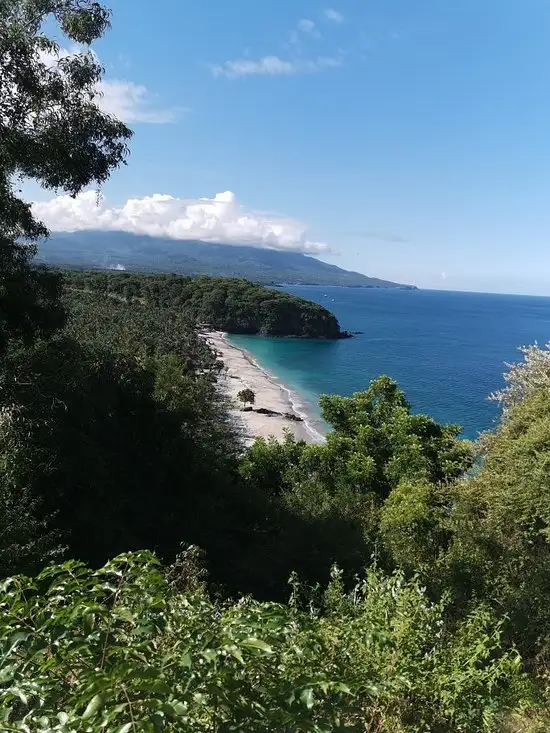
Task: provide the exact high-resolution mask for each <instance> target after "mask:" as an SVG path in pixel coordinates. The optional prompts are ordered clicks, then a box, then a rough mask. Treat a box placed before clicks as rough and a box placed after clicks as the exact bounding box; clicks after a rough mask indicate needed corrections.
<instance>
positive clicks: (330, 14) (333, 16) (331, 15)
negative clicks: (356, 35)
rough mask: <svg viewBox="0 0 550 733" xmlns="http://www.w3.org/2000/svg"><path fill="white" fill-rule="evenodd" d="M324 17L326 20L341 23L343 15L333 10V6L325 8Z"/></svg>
mask: <svg viewBox="0 0 550 733" xmlns="http://www.w3.org/2000/svg"><path fill="white" fill-rule="evenodd" d="M325 18H326V19H327V20H330V21H331V22H332V23H343V22H344V16H343V15H342V13H339V12H338V11H337V10H334V8H327V9H326V10H325Z"/></svg>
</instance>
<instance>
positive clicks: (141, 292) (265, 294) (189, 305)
mask: <svg viewBox="0 0 550 733" xmlns="http://www.w3.org/2000/svg"><path fill="white" fill-rule="evenodd" d="M64 281H65V287H66V288H67V289H68V290H76V291H78V290H80V291H92V292H95V293H103V294H106V295H109V296H110V297H115V298H123V299H125V300H126V301H128V302H136V301H141V302H143V301H146V302H147V303H148V304H151V305H154V306H156V307H158V308H172V309H176V310H178V309H179V310H180V311H181V312H184V313H185V314H186V315H187V317H188V318H189V319H190V320H191V321H193V322H195V323H197V324H203V325H204V326H205V327H206V328H210V329H212V330H218V331H227V332H229V333H246V334H259V335H262V336H295V337H300V338H327V339H338V338H345V337H347V336H349V334H348V333H347V332H346V331H341V330H340V326H339V324H338V321H337V320H336V318H335V316H334V315H333V314H332V313H330V311H328V310H326V308H323V307H322V306H321V305H318V304H317V303H312V302H311V301H308V300H305V299H303V298H298V297H296V296H294V295H289V294H288V293H285V292H283V291H281V290H275V289H274V288H267V287H265V286H263V285H257V284H254V283H251V282H248V281H247V280H242V279H239V278H229V277H207V276H201V277H184V276H181V275H139V274H126V273H119V272H97V271H94V272H77V271H72V272H71V271H67V272H65V273H64Z"/></svg>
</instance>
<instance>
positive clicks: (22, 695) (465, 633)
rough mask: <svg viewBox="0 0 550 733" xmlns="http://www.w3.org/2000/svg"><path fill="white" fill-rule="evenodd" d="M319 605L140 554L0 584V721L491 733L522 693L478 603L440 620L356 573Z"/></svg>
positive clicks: (50, 725)
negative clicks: (181, 581)
mask: <svg viewBox="0 0 550 733" xmlns="http://www.w3.org/2000/svg"><path fill="white" fill-rule="evenodd" d="M326 606H327V613H326V614H324V615H322V616H319V614H318V613H317V612H316V611H315V610H314V609H311V610H310V611H301V610H299V608H298V607H297V606H296V605H295V604H290V605H279V604H274V603H265V604H260V603H258V602H256V601H253V600H250V599H246V600H242V601H240V602H238V603H236V604H231V603H219V602H218V603H216V602H213V601H212V600H211V599H210V598H209V597H208V596H207V595H206V594H205V593H204V591H203V590H201V588H200V584H199V586H197V585H196V584H195V585H193V584H191V585H189V586H188V587H187V588H186V589H185V590H184V591H183V592H182V591H181V590H176V589H174V587H173V586H170V585H169V584H168V583H167V581H166V578H165V577H164V576H163V574H162V573H161V568H160V567H159V565H158V563H157V561H156V560H155V558H154V557H153V556H152V555H150V554H148V553H141V554H137V555H122V556H120V557H117V558H116V559H115V560H113V561H112V562H110V563H109V564H108V565H106V566H105V567H104V568H102V569H100V570H98V571H96V572H92V571H90V570H89V569H88V568H86V567H85V566H83V565H81V564H78V563H75V562H70V563H66V564H65V565H62V566H54V567H51V568H49V569H47V570H45V571H43V572H42V573H41V574H40V575H39V576H38V577H37V578H35V579H29V578H25V577H15V578H12V579H10V580H8V581H6V582H5V583H4V584H3V585H2V587H1V589H0V608H1V610H2V614H1V616H0V644H1V645H2V649H3V668H2V676H1V682H0V716H1V719H2V728H3V730H6V731H8V730H13V731H19V730H51V731H53V730H55V731H59V732H60V733H65V732H66V733H69V731H74V730H87V731H90V732H93V731H97V732H98V733H99V732H100V731H103V730H112V731H115V730H117V731H125V732H126V731H128V732H129V731H144V732H146V731H151V732H152V733H153V732H154V731H167V732H169V731H174V732H175V731H187V730H193V731H205V733H206V731H228V730H233V731H265V730H271V731H274V730H288V729H292V730H294V731H309V732H314V731H318V732H319V733H320V732H321V731H332V730H334V731H336V730H344V729H345V730H349V731H371V733H375V731H376V732H379V733H384V732H387V733H421V732H422V731H464V732H466V731H468V732H469V731H474V730H479V731H481V730H483V731H487V732H489V731H499V730H501V727H500V726H501V724H502V721H503V716H504V715H506V714H507V713H508V712H509V711H510V710H511V709H512V710H513V709H517V708H519V707H520V706H521V705H522V702H523V698H524V697H526V695H527V693H528V692H529V688H528V685H527V684H526V681H525V679H524V675H523V672H522V666H521V659H520V658H519V656H518V655H517V653H515V652H513V651H506V650H505V649H503V648H502V644H501V626H502V624H499V623H497V622H495V621H494V620H493V619H492V618H491V616H490V614H488V613H487V612H486V611H484V610H482V609H480V610H478V611H476V612H475V613H472V614H470V615H469V616H468V617H467V618H466V619H465V620H464V622H463V623H461V624H460V625H459V627H458V629H456V630H455V631H454V633H451V632H450V629H448V628H447V624H446V622H445V619H444V615H443V610H444V609H443V604H441V603H438V604H433V603H431V602H430V601H429V600H428V599H427V598H426V595H425V593H424V592H423V590H422V589H421V588H420V587H419V585H418V583H415V582H412V583H406V582H404V580H403V578H402V577H400V576H399V575H396V576H394V577H388V578H386V577H384V576H382V575H381V574H380V573H377V572H370V573H369V574H368V576H367V578H366V580H365V581H363V582H361V583H360V584H359V585H357V587H356V588H355V589H354V590H353V592H352V593H351V594H349V595H347V594H345V593H344V591H343V589H342V587H341V583H340V581H339V575H338V572H337V571H336V570H335V571H334V573H333V581H332V583H331V585H330V586H329V587H328V589H327V591H326Z"/></svg>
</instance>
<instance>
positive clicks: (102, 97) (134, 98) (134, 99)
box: [39, 46, 177, 123]
mask: <svg viewBox="0 0 550 733" xmlns="http://www.w3.org/2000/svg"><path fill="white" fill-rule="evenodd" d="M84 52H86V49H84V48H81V47H79V46H74V47H73V48H71V50H67V49H66V48H60V49H59V51H58V52H57V53H56V54H51V53H48V52H45V51H41V52H40V54H39V58H40V61H42V63H44V64H46V66H48V67H54V66H56V64H57V63H58V61H60V60H61V59H63V58H67V57H68V56H72V55H75V54H78V53H84ZM91 53H92V54H93V55H94V56H95V53H94V52H93V51H91ZM96 90H97V97H96V100H95V101H96V104H97V105H98V107H99V108H100V109H102V110H103V112H107V113H108V114H112V115H114V116H115V117H118V119H120V120H122V121H123V122H126V123H134V122H149V123H166V122H174V121H175V119H176V117H177V113H176V110H173V109H158V108H156V107H154V106H153V104H152V101H151V98H150V94H149V91H148V90H147V88H146V87H144V86H142V85H140V84H134V83H133V82H131V81H125V80H120V79H102V80H101V81H100V82H99V84H98V85H97V87H96Z"/></svg>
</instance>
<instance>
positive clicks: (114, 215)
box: [32, 191, 329, 254]
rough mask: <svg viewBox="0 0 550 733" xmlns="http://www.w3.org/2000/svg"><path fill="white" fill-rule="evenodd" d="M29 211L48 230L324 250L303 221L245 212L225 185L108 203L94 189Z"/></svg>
mask: <svg viewBox="0 0 550 733" xmlns="http://www.w3.org/2000/svg"><path fill="white" fill-rule="evenodd" d="M32 210H33V213H34V214H35V216H36V217H37V218H38V219H40V220H42V221H43V222H44V223H45V224H46V226H47V227H49V228H50V229H51V230H53V231H78V230H83V229H102V230H109V231H126V232H134V233H137V234H149V235H152V236H161V237H170V238H172V239H174V240H178V239H201V240H204V241H210V242H224V243H227V244H248V245H253V246H257V247H262V248H267V249H278V250H287V251H295V252H306V253H309V254H320V253H322V252H329V248H328V246H327V245H326V244H323V243H322V242H313V241H311V240H309V239H308V238H307V233H306V227H305V226H304V225H303V224H302V223H300V222H298V221H295V220H293V219H287V218H283V217H280V216H276V215H274V214H266V213H258V212H247V211H245V210H244V209H243V207H242V206H241V205H240V204H239V203H238V201H237V199H236V197H235V194H234V193H232V192H231V191H225V192H224V193H218V194H216V196H214V198H213V199H207V198H200V199H192V200H190V199H178V198H175V197H173V196H168V195H166V194H158V193H157V194H153V195H152V196H145V197H143V198H136V199H128V201H126V203H124V204H123V205H122V206H118V207H111V206H109V205H108V203H107V202H106V201H105V200H104V199H103V198H102V197H101V196H98V195H97V192H96V191H85V192H84V193H82V194H80V195H79V196H76V197H75V198H71V196H58V197H57V198H54V199H51V200H50V201H44V202H38V203H35V204H33V206H32Z"/></svg>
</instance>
